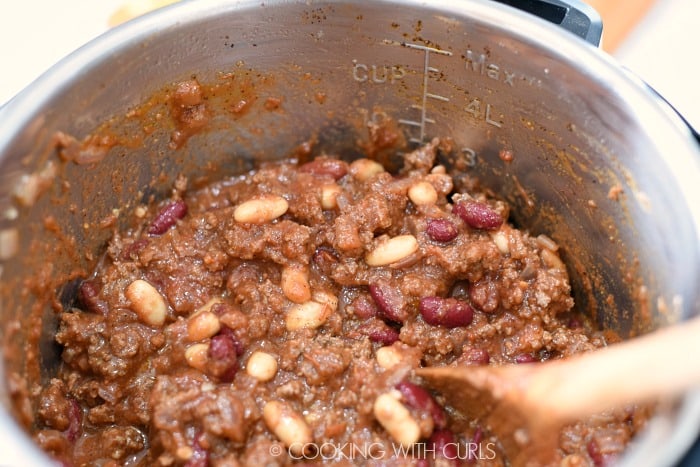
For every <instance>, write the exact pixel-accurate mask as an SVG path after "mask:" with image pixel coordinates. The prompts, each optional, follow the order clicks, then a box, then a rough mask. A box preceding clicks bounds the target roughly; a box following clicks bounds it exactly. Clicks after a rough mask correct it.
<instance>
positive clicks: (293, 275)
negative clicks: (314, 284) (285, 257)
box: [280, 265, 311, 303]
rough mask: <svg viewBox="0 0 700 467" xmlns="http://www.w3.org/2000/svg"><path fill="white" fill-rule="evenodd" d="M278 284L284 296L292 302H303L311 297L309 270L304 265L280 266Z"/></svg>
mask: <svg viewBox="0 0 700 467" xmlns="http://www.w3.org/2000/svg"><path fill="white" fill-rule="evenodd" d="M280 285H281V287H282V292H283V293H284V296H285V297H287V298H288V299H289V300H291V301H293V302H294V303H304V302H308V301H309V300H310V299H311V285H310V284H309V270H308V268H306V267H305V266H299V265H293V266H285V267H284V268H282V279H281V284H280Z"/></svg>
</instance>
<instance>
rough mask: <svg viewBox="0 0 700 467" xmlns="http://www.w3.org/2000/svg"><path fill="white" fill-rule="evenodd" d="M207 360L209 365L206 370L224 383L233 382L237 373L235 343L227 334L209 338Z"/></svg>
mask: <svg viewBox="0 0 700 467" xmlns="http://www.w3.org/2000/svg"><path fill="white" fill-rule="evenodd" d="M208 354H209V355H208V356H209V359H210V361H211V364H209V365H207V369H208V370H209V371H210V372H211V373H212V374H213V376H216V377H217V378H219V379H220V380H221V381H222V382H224V383H230V382H231V381H233V377H234V376H236V372H237V371H238V358H237V352H236V343H235V340H234V338H233V336H232V335H231V334H229V333H219V334H217V335H215V336H214V337H212V338H211V342H210V343H209V352H208Z"/></svg>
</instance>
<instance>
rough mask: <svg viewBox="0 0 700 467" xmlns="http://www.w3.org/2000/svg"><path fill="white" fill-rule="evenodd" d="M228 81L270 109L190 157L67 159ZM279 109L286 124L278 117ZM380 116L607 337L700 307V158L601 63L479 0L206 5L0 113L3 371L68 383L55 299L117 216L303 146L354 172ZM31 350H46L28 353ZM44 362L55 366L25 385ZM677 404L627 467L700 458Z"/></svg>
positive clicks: (197, 140) (9, 424)
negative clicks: (197, 181)
mask: <svg viewBox="0 0 700 467" xmlns="http://www.w3.org/2000/svg"><path fill="white" fill-rule="evenodd" d="M222 72H223V73H230V74H232V75H235V76H236V79H240V80H248V82H249V83H251V84H252V85H253V87H254V89H255V92H256V93H257V97H258V99H257V100H256V102H255V103H253V104H252V106H251V108H250V111H248V112H247V113H246V114H245V115H242V116H241V117H240V118H231V116H230V112H228V114H227V113H226V111H225V109H224V108H225V107H226V105H227V104H226V102H224V101H222V102H221V103H220V104H219V105H220V107H219V108H218V111H217V108H216V105H214V104H212V106H213V107H212V112H213V114H214V117H213V118H212V119H211V125H210V127H209V128H208V129H207V131H202V132H198V133H197V134H195V135H192V136H191V137H190V138H189V139H188V140H187V142H186V143H185V144H184V145H182V147H180V148H178V149H172V148H171V146H169V142H170V132H171V131H172V128H171V127H169V126H168V125H169V123H167V122H168V120H167V119H164V120H163V121H162V123H158V121H157V120H153V122H152V123H153V124H154V126H153V128H152V131H151V132H149V133H147V134H146V133H144V134H142V135H141V133H139V135H141V136H142V138H140V140H139V144H138V145H132V147H126V146H124V145H120V144H117V145H115V146H113V147H111V149H110V150H109V152H108V153H107V154H106V155H105V156H104V157H103V158H101V160H100V161H99V162H95V163H93V164H87V165H76V164H74V163H72V162H65V161H60V160H59V159H58V158H57V155H56V153H55V146H54V144H53V140H52V137H53V135H54V133H55V132H56V131H63V132H66V133H69V134H72V135H75V136H76V137H78V138H82V137H85V136H86V135H88V134H89V133H90V132H91V131H93V130H94V129H95V128H96V127H97V126H98V125H100V124H102V123H103V122H104V121H106V120H107V119H108V118H110V117H114V116H116V117H117V118H116V120H114V121H113V123H112V125H113V126H112V129H113V130H114V131H115V132H116V133H118V134H124V135H128V134H131V133H133V132H139V131H141V130H139V128H140V127H139V126H138V125H137V124H136V123H135V122H134V120H133V118H131V117H133V115H132V116H131V117H130V116H128V115H127V112H128V111H129V109H132V108H134V106H136V105H137V104H139V103H141V102H143V101H144V99H146V98H148V97H149V96H151V95H152V93H154V92H156V91H157V90H159V89H162V87H163V86H165V85H167V84H168V83H173V82H175V81H177V80H181V79H186V78H189V77H191V76H193V75H195V76H196V77H197V79H198V80H200V81H201V82H216V80H221V79H222V75H221V74H220V73H222ZM267 98H273V99H279V100H280V101H281V106H280V107H279V108H278V109H276V110H274V111H270V110H269V109H265V106H264V103H265V101H266V99H267ZM153 105H154V106H155V107H157V103H154V104H153ZM155 107H154V108H155ZM166 110H167V109H166ZM386 117H389V118H391V119H392V120H393V121H394V122H396V124H397V125H398V126H399V127H400V128H402V129H403V133H404V135H405V137H406V140H407V146H411V145H415V144H419V143H421V142H425V141H428V140H429V139H430V138H432V137H434V136H439V137H450V138H452V140H453V147H454V154H453V157H452V158H451V159H450V160H449V161H446V162H447V163H448V164H449V165H450V166H451V167H452V168H454V169H457V170H459V171H463V172H465V173H468V174H470V175H475V176H477V177H478V178H479V179H481V181H482V182H483V184H484V185H485V186H487V187H489V188H490V189H492V190H493V191H494V192H495V193H496V194H497V195H499V196H502V197H503V198H505V199H507V200H508V201H509V202H511V203H512V204H513V205H514V206H515V209H514V214H513V221H514V222H516V223H517V225H518V226H520V227H523V228H527V229H531V230H532V231H535V232H545V233H547V234H548V235H550V236H551V237H552V238H554V239H555V240H556V241H557V242H558V243H559V244H560V245H561V248H562V251H563V257H564V259H565V260H566V262H567V267H568V269H569V272H570V274H571V277H572V283H573V285H574V288H575V290H576V295H575V298H576V300H577V303H578V306H579V307H581V308H582V309H585V310H586V311H587V312H589V313H590V314H591V315H592V316H593V317H594V318H595V319H596V320H597V322H598V323H599V324H600V325H601V326H603V327H606V328H609V329H612V330H615V331H617V332H619V333H620V334H621V335H623V336H627V337H629V336H633V335H635V334H638V333H641V332H646V331H649V330H651V329H654V328H655V327H658V326H662V325H664V324H666V323H668V322H674V321H678V320H683V319H685V318H687V317H689V316H691V315H693V314H695V313H697V312H698V309H700V292H699V290H700V289H698V287H697V284H698V283H700V203H698V202H697V201H698V199H699V196H698V190H697V180H700V148H699V147H698V143H697V141H696V140H695V139H694V137H693V134H692V132H691V131H690V130H689V129H688V128H687V126H686V125H685V124H684V122H683V121H682V120H681V119H680V118H679V117H678V116H677V115H676V114H675V113H674V112H673V110H672V109H671V108H670V107H669V106H668V105H667V104H666V103H664V102H663V101H662V100H661V99H660V98H658V97H657V96H656V95H654V93H653V92H652V91H650V90H649V89H648V88H647V87H646V86H645V85H644V84H643V83H641V82H640V81H639V80H637V79H636V78H634V77H633V76H630V74H629V73H627V72H625V71H624V70H623V69H621V68H620V67H619V66H618V65H617V64H616V63H615V62H613V61H612V60H611V59H610V58H609V57H607V56H605V55H604V54H603V53H602V52H600V51H599V50H597V49H596V48H595V47H594V46H591V45H590V44H587V43H585V42H584V41H583V40H581V39H580V38H578V37H575V35H573V34H569V33H568V32H566V31H563V30H562V29H560V28H558V27H556V26H554V25H552V24H550V23H548V22H546V21H544V20H541V19H539V18H536V17H534V16H532V15H529V14H527V13H523V12H521V11H518V10H515V9H513V8H510V7H507V6H504V5H500V4H498V3H494V2H490V1H485V0H471V1H463V2H459V3H457V2H454V3H451V4H444V2H443V3H441V2H433V1H420V2H419V1H414V0H404V1H400V2H399V1H389V0H387V1H375V2H361V1H355V2H353V1H320V2H302V1H299V2H281V1H279V2H277V1H270V2H265V3H264V4H260V3H259V2H252V1H244V2H220V1H219V2H215V1H207V0H200V1H196V2H183V3H181V4H178V5H175V6H172V7H169V8H166V9H164V10H161V11H159V12H157V13H155V14H152V15H148V16H146V17H142V18H139V19H137V20H135V21H132V22H131V23H128V24H126V25H124V26H122V27H120V28H117V29H115V30H113V31H111V32H109V33H108V34H106V35H104V36H102V37H100V38H98V39H97V40H95V41H94V42H92V43H90V44H88V45H86V46H85V47H83V48H82V49H80V50H79V51H77V52H76V53H74V54H73V55H71V56H70V57H68V58H67V59H65V60H64V61H62V62H61V63H59V64H58V65H57V66H55V67H54V68H52V69H51V70H49V72H47V73H46V74H45V75H44V76H43V77H42V78H40V79H39V80H38V81H36V82H35V83H33V84H32V85H31V86H29V87H28V88H27V89H26V90H25V91H24V92H23V93H21V94H20V95H19V96H17V97H16V98H15V99H13V100H12V101H10V102H9V103H8V104H7V105H6V106H5V108H3V109H2V110H0V281H1V284H0V287H1V290H0V293H1V295H0V298H1V300H2V301H0V319H1V321H2V323H3V326H2V328H3V329H2V330H1V331H0V333H1V335H2V339H3V343H4V347H5V350H6V351H5V358H4V361H3V366H4V368H3V370H4V371H5V372H7V373H8V374H10V375H22V376H26V377H27V378H28V379H29V380H30V381H36V380H40V379H41V378H42V377H45V376H46V374H47V373H48V372H49V371H50V368H51V367H52V365H53V364H55V362H54V361H53V359H55V356H56V353H55V351H54V349H53V348H52V347H51V344H50V336H51V332H52V330H53V329H54V327H55V321H54V320H53V319H52V316H51V312H50V308H49V307H48V305H47V303H45V302H44V300H45V299H46V298H47V297H48V295H49V294H47V293H46V292H47V291H49V292H52V291H53V290H54V288H55V287H58V285H59V282H58V281H56V282H55V283H54V282H53V280H54V279H57V278H65V277H67V276H68V275H69V273H70V272H71V271H75V270H76V269H83V270H89V269H90V268H91V266H92V265H93V264H94V258H95V257H98V256H99V252H100V248H103V246H104V242H105V240H106V238H107V237H108V235H109V233H110V230H109V229H99V228H97V227H96V226H98V225H99V223H100V221H101V220H103V219H104V218H105V217H106V216H108V215H110V214H111V213H113V212H115V211H114V210H115V209H119V208H120V207H121V206H125V205H130V204H131V205H133V203H135V202H138V201H139V200H140V199H142V198H145V197H147V196H149V195H154V194H155V195H156V196H157V195H158V194H159V193H165V191H166V190H167V188H168V187H169V186H170V185H171V183H172V179H173V177H174V176H175V175H176V174H177V173H178V172H180V171H182V170H185V171H187V172H188V173H190V174H192V175H193V176H213V172H216V173H218V174H222V173H230V172H234V171H237V170H241V169H244V168H247V167H249V166H250V165H251V164H252V163H253V162H254V161H256V160H260V159H265V158H280V157H285V156H288V155H289V154H290V153H292V152H293V151H294V150H295V149H296V148H297V147H298V146H299V145H300V144H301V143H303V142H304V141H308V140H310V139H311V140H314V141H315V144H314V146H313V151H314V152H319V153H320V152H322V151H328V152H333V153H338V154H341V155H343V156H345V157H349V158H351V157H353V156H355V155H357V141H358V140H362V139H363V138H365V135H364V133H363V131H364V130H363V128H364V126H365V124H366V122H367V121H368V120H370V119H377V118H386ZM141 123H142V122H141ZM506 153H507V154H509V157H510V156H512V161H510V162H506V161H504V158H505V157H504V154H506ZM212 168H213V169H212ZM214 169H215V170H214ZM156 175H161V176H160V177H159V178H157V180H159V181H158V182H157V183H153V180H154V177H155V176H156ZM47 216H50V219H51V228H46V226H47V223H46V219H47ZM119 222H120V219H119V218H118V217H117V224H119ZM57 232H60V235H62V236H64V237H63V238H73V239H74V241H75V244H76V245H79V246H80V247H81V249H82V248H84V247H88V248H90V249H92V250H93V251H95V256H94V257H90V258H86V257H77V256H76V255H75V254H72V253H71V251H69V250H67V249H66V250H62V249H60V248H59V249H57V251H52V260H51V262H50V264H47V262H46V261H45V257H44V256H42V254H36V253H34V252H35V251H46V252H49V251H50V250H51V245H54V244H55V243H56V236H57ZM37 249H38V250H37ZM49 266H50V267H49ZM36 277H42V278H43V277H46V278H47V284H46V287H44V288H42V290H36V288H35V289H32V288H29V287H28V286H27V284H28V282H27V280H29V279H33V278H36ZM32 336H34V338H35V339H37V340H38V341H39V344H40V345H39V346H38V348H35V349H31V350H30V351H29V352H28V353H25V352H24V351H23V343H24V342H26V341H27V339H28V338H29V339H31V338H32ZM32 352H36V353H38V355H39V357H40V358H39V361H40V362H41V366H43V368H31V367H28V366H27V362H31V360H32V359H31V354H32ZM681 358H682V357H681ZM9 381H10V383H12V381H13V379H12V378H10V379H9ZM10 389H11V388H8V387H7V385H6V384H3V385H2V387H1V388H0V395H1V396H2V400H3V404H4V407H5V410H3V411H2V413H0V433H1V436H2V438H3V440H6V442H7V443H9V444H11V445H12V447H13V448H14V450H15V451H17V452H16V454H17V455H18V456H20V457H18V459H21V462H22V465H32V464H34V465H43V463H45V462H46V459H44V457H43V455H42V454H41V453H39V452H38V451H37V450H36V449H35V448H34V447H33V446H32V445H31V443H30V441H29V438H28V437H27V436H26V435H25V434H24V432H23V431H22V430H21V429H20V423H18V422H17V421H16V420H15V419H14V418H13V417H12V416H11V415H10V414H11V413H13V412H15V411H13V410H12V409H11V406H12V402H11V401H10V392H11V391H10ZM668 405H669V407H668V409H667V410H662V411H661V412H660V414H659V415H658V416H657V417H656V418H655V419H654V420H652V422H651V423H650V426H649V429H648V430H647V431H646V432H645V434H644V435H643V436H642V437H641V438H640V439H639V442H637V443H635V444H634V445H633V446H632V448H631V449H630V452H629V454H628V456H627V458H626V460H625V462H626V465H671V464H673V462H674V461H675V460H676V459H678V457H679V456H680V455H681V453H682V452H683V451H684V450H685V449H686V448H687V446H688V445H689V444H690V443H691V442H692V440H693V439H694V437H695V435H696V434H697V428H698V427H697V425H698V422H697V420H698V414H699V413H700V395H699V394H688V395H687V396H685V397H683V398H682V399H681V400H678V401H674V402H673V403H671V404H668ZM10 455H12V454H10ZM10 458H11V457H10Z"/></svg>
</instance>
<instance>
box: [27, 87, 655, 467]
mask: <svg viewBox="0 0 700 467" xmlns="http://www.w3.org/2000/svg"><path fill="white" fill-rule="evenodd" d="M181 92H182V93H183V95H184V96H186V97H187V96H189V98H191V99H190V100H192V102H191V103H190V105H191V107H193V109H194V110H193V111H186V112H185V111H183V112H182V113H181V115H180V117H181V118H182V119H187V120H193V121H200V120H205V119H206V112H205V109H204V107H202V106H201V102H200V101H199V99H198V96H197V95H195V94H192V93H191V92H188V89H186V88H183V89H182V90H181ZM438 147H439V145H438V142H437V141H435V142H432V143H431V144H428V145H426V146H425V147H422V148H420V149H418V150H417V151H415V152H413V153H409V154H407V155H406V158H405V160H406V163H405V166H404V167H403V169H401V170H400V171H399V172H398V173H396V174H390V173H388V172H386V171H385V170H384V168H383V167H382V166H381V165H379V164H378V163H377V162H374V161H372V160H369V159H359V160H356V161H354V162H352V163H348V162H344V161H341V160H338V159H334V158H332V157H328V156H322V157H319V158H317V159H315V160H313V161H311V162H307V163H305V164H301V165H300V164H299V163H297V162H296V161H294V160H288V161H281V162H275V163H266V164H264V165H262V166H261V167H259V168H258V169H256V170H255V171H253V172H251V173H248V174H244V175H241V176H237V177H234V178H229V179H225V180H221V181H219V182H216V183H212V184H210V185H208V186H205V187H201V188H198V189H196V190H189V191H188V190H187V186H186V179H184V178H182V177H181V178H179V179H178V180H177V182H176V186H175V189H174V190H173V196H172V198H170V199H166V200H163V201H161V202H160V203H159V204H156V205H153V206H139V207H137V208H136V209H135V211H134V213H135V215H134V219H135V221H134V226H133V227H132V228H130V229H127V230H125V231H122V232H115V234H114V236H113V239H112V241H111V242H110V244H109V246H108V248H107V254H106V256H105V258H104V260H103V261H102V262H101V263H100V265H99V267H98V268H97V270H96V271H94V274H92V276H91V277H90V278H86V279H85V280H84V281H83V282H82V283H81V285H80V286H79V288H78V293H77V306H76V307H74V308H71V309H69V310H65V311H64V312H63V313H62V314H61V316H60V328H59V330H58V332H57V334H56V341H57V343H58V344H60V345H61V346H62V348H63V366H62V368H61V369H60V371H59V374H58V375H56V377H55V378H54V379H51V380H50V381H48V382H47V383H46V385H45V386H44V388H43V389H42V391H41V393H40V394H39V395H38V396H37V397H36V398H35V407H34V411H35V417H36V420H37V423H36V425H37V426H36V429H35V431H34V438H35V439H36V441H37V442H38V443H39V444H40V445H41V446H42V447H43V448H44V449H46V450H47V451H48V452H50V453H52V454H53V455H54V456H55V457H56V458H57V459H60V460H61V461H63V463H64V464H65V465H76V466H77V465H115V464H118V465H149V466H150V465H156V466H157V465H161V466H169V465H184V466H189V467H195V466H206V465H214V466H239V465H270V466H273V465H288V464H291V463H315V462H326V463H337V464H339V465H350V464H372V465H416V464H418V465H459V464H462V463H466V464H470V465H504V464H505V463H507V460H506V459H505V458H504V457H503V453H502V450H501V449H500V447H499V444H498V440H497V439H495V438H494V437H493V436H492V435H490V434H489V433H488V431H487V430H486V429H485V428H484V427H481V426H480V425H479V421H478V420H468V419H466V420H465V419H464V417H463V416H460V415H459V414H456V413H454V412H453V411H452V410H451V409H450V408H449V407H444V405H443V402H444V401H443V400H442V398H441V397H440V396H439V395H436V394H431V393H430V392H428V391H427V390H426V389H424V388H423V387H422V386H421V381H420V380H419V379H418V378H417V377H415V376H414V374H413V370H414V369H415V368H418V367H420V366H438V365H439V366H442V365H452V364H456V365H502V364H509V363H515V364H526V363H530V362H536V361H543V360H549V359H556V358H562V357H566V356H569V355H572V354H575V353H580V352H586V351H590V350H593V349H595V348H597V347H600V346H603V345H605V340H604V339H603V338H602V337H601V335H599V334H597V333H596V332H594V331H592V329H591V327H590V326H589V325H588V323H587V322H586V320H585V318H583V317H582V316H580V315H578V314H577V313H576V310H575V308H574V302H573V299H572V297H571V293H570V292H571V291H570V286H569V279H568V276H567V272H566V269H565V267H564V266H563V264H562V262H561V260H560V259H559V256H558V252H557V251H556V250H557V247H556V244H555V243H554V242H553V241H552V240H551V239H548V238H546V237H542V236H540V237H535V236H532V235H531V234H530V233H528V232H527V231H524V230H519V229H516V228H515V227H513V226H512V225H510V224H509V223H508V222H507V221H508V209H509V208H508V206H507V205H506V204H505V203H504V202H502V201H499V200H495V199H492V198H490V197H489V196H487V194H486V193H482V192H466V191H465V190H464V189H460V186H464V183H455V181H454V180H453V179H452V178H451V177H450V176H449V175H448V174H446V173H445V170H444V167H442V166H439V165H436V162H435V160H436V151H438ZM387 414H389V415H390V416H388V415H387ZM392 417H393V418H392ZM397 420H399V421H398V422H397ZM640 420H643V417H642V416H641V415H639V413H638V412H635V411H634V410H632V409H626V410H623V411H620V412H619V413H617V412H616V413H612V414H608V415H600V416H597V417H593V418H591V419H590V420H585V421H581V422H578V423H576V424H573V425H570V426H568V427H566V428H565V429H564V430H563V431H562V433H561V441H560V452H559V455H560V457H561V458H562V459H565V460H566V462H568V464H567V465H603V464H605V463H606V462H608V461H609V460H611V459H614V458H615V457H616V456H618V455H619V454H620V452H621V451H622V449H624V446H625V444H626V443H627V442H628V441H629V440H630V439H631V438H632V436H633V435H634V433H635V432H636V430H638V429H639V428H640V426H641V422H640ZM421 449H422V450H421Z"/></svg>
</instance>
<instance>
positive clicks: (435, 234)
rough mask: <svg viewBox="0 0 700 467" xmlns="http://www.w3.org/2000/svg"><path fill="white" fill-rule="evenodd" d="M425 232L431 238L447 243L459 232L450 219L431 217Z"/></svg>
mask: <svg viewBox="0 0 700 467" xmlns="http://www.w3.org/2000/svg"><path fill="white" fill-rule="evenodd" d="M425 233H427V234H428V237H430V239H431V240H434V241H436V242H443V243H446V242H451V241H452V240H454V239H455V238H456V237H457V234H458V233H459V232H458V231H457V227H455V225H454V224H453V223H452V222H450V220H449V219H429V220H428V226H427V227H426V229H425Z"/></svg>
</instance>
